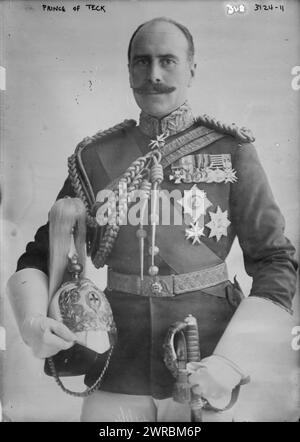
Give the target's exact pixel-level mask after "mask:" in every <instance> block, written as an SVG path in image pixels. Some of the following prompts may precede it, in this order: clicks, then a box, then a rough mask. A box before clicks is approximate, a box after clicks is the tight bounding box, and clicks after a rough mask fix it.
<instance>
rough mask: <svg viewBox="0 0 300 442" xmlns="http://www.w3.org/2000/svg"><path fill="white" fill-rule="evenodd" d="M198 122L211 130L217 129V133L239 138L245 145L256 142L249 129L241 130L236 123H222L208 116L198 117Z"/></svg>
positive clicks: (242, 128) (243, 128)
mask: <svg viewBox="0 0 300 442" xmlns="http://www.w3.org/2000/svg"><path fill="white" fill-rule="evenodd" d="M196 122H197V123H199V124H203V125H204V126H207V127H209V128H211V129H216V130H217V131H220V132H225V133H226V134H228V135H233V136H235V137H237V138H238V139H239V140H241V141H243V142H244V143H248V142H250V143H253V141H255V138H254V137H253V135H252V133H251V131H250V130H249V129H247V128H246V127H241V128H239V127H238V126H236V125H235V124H234V123H233V124H225V123H221V121H218V120H216V119H215V118H212V117H209V116H208V115H206V114H204V115H202V116H199V117H197V118H196Z"/></svg>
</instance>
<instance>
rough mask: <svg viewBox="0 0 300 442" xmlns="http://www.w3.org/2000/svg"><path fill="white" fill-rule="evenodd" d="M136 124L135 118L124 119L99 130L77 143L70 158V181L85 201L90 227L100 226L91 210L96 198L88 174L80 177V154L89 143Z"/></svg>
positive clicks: (79, 196) (77, 193)
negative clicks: (82, 177)
mask: <svg viewBox="0 0 300 442" xmlns="http://www.w3.org/2000/svg"><path fill="white" fill-rule="evenodd" d="M135 125H136V122H135V121H134V120H124V121H123V122H122V123H120V124H117V125H115V126H113V127H111V128H109V129H107V130H105V131H98V132H97V133H96V134H95V135H93V136H92V137H86V138H84V139H83V140H82V141H81V142H80V143H79V144H78V145H77V147H76V149H75V153H74V154H73V155H71V156H70V157H69V158H68V170H69V177H70V181H71V184H72V186H73V189H74V191H75V193H76V195H77V196H78V198H80V199H81V200H82V201H83V203H84V205H85V208H86V213H87V224H88V226H89V227H93V228H96V227H98V224H97V222H96V220H95V218H94V216H93V215H92V212H91V208H92V205H93V204H94V199H92V198H93V191H92V187H91V185H90V183H89V180H88V177H87V175H86V174H85V176H84V180H83V179H81V178H80V174H79V171H78V162H79V158H80V154H81V152H82V150H83V149H84V148H85V147H86V146H88V145H89V144H91V143H93V142H95V141H99V140H101V139H102V138H104V137H106V136H107V135H111V134H113V133H115V132H118V131H120V130H122V129H125V128H129V127H134V126H135ZM81 169H82V171H83V170H84V168H81ZM87 187H89V189H87ZM88 195H90V197H88Z"/></svg>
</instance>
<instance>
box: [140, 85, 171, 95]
mask: <svg viewBox="0 0 300 442" xmlns="http://www.w3.org/2000/svg"><path fill="white" fill-rule="evenodd" d="M132 89H133V90H134V92H136V93H137V94H141V95H147V94H153V93H154V94H155V93H157V94H170V93H171V92H173V91H175V90H176V87H174V86H167V85H166V84H163V83H152V82H147V83H144V84H142V86H140V87H133V88H132Z"/></svg>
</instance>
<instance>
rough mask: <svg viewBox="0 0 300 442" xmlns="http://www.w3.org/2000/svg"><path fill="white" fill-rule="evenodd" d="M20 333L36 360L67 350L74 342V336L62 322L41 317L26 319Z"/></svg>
mask: <svg viewBox="0 0 300 442" xmlns="http://www.w3.org/2000/svg"><path fill="white" fill-rule="evenodd" d="M20 331H21V335H22V337H23V340H24V342H25V343H26V344H27V345H28V346H29V347H31V349H32V351H33V354H34V356H36V357H37V358H47V357H50V356H53V355H55V354H56V353H58V352H59V351H60V350H67V349H68V348H70V347H72V345H73V344H74V343H75V340H76V335H75V334H74V333H72V332H71V331H70V330H69V329H68V327H66V326H65V325H64V324H63V323H62V322H58V321H55V319H52V318H48V317H46V316H42V315H39V316H33V317H31V318H26V319H25V320H24V322H23V324H22V326H21V328H20Z"/></svg>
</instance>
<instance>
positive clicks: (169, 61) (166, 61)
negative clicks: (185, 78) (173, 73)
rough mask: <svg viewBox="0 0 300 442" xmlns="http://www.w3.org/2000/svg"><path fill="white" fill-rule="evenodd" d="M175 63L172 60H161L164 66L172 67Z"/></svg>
mask: <svg viewBox="0 0 300 442" xmlns="http://www.w3.org/2000/svg"><path fill="white" fill-rule="evenodd" d="M174 63H175V61H174V60H173V59H172V58H164V59H163V60H161V64H162V65H163V66H171V65H172V64H174Z"/></svg>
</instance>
